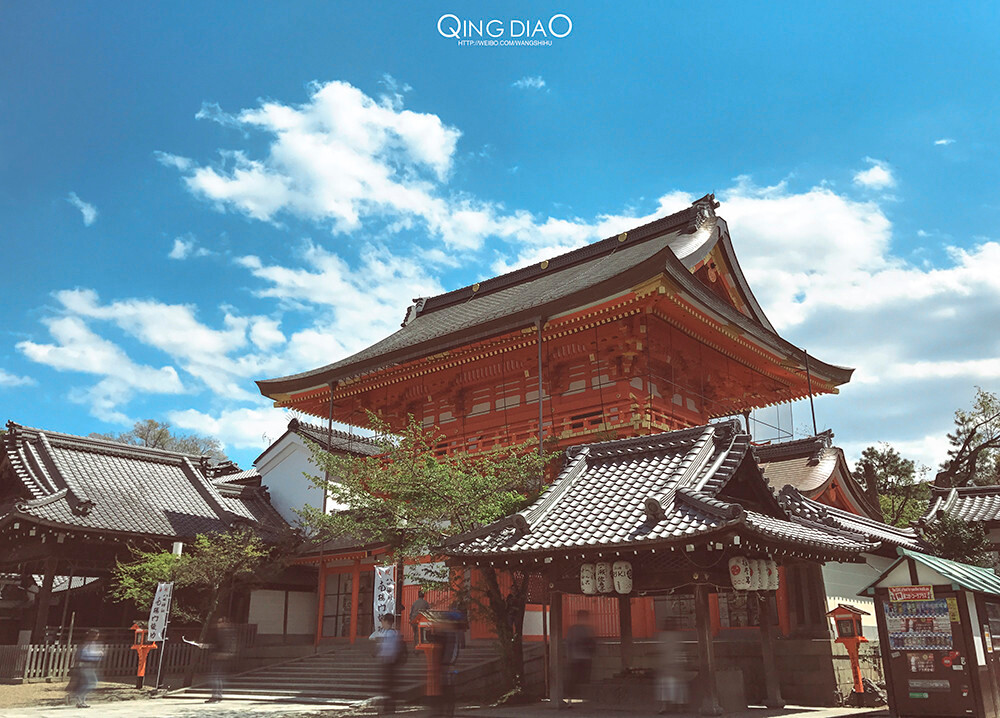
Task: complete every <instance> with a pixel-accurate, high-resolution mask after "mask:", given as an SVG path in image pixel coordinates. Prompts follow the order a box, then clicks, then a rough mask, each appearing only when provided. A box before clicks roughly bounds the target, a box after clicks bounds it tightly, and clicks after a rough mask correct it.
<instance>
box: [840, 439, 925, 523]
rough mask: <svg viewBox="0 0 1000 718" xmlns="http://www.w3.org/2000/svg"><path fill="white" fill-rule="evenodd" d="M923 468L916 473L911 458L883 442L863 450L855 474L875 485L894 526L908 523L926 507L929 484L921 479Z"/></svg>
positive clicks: (880, 503)
mask: <svg viewBox="0 0 1000 718" xmlns="http://www.w3.org/2000/svg"><path fill="white" fill-rule="evenodd" d="M926 471H927V468H926V467H920V469H919V477H918V469H917V467H916V465H915V464H914V463H913V461H912V460H910V459H906V458H903V457H902V456H901V455H900V453H899V452H898V451H896V450H895V449H894V448H892V447H891V446H890V445H889V444H887V443H885V442H881V443H879V444H878V445H877V446H869V447H868V448H867V449H865V450H864V451H862V452H861V459H860V460H859V461H858V462H857V464H855V466H854V473H855V475H857V476H858V477H859V478H861V479H862V480H863V481H864V482H865V483H866V484H867V485H868V486H874V487H875V490H876V491H877V492H878V500H879V505H880V506H881V508H882V515H883V516H884V517H885V521H886V523H889V524H892V525H894V526H908V525H909V524H910V522H911V521H915V520H916V519H918V518H920V517H921V516H922V515H923V514H924V512H925V511H926V510H927V500H928V498H929V496H930V487H929V486H928V485H927V483H926V482H924V481H922V480H920V477H922V476H923V474H924V473H926Z"/></svg>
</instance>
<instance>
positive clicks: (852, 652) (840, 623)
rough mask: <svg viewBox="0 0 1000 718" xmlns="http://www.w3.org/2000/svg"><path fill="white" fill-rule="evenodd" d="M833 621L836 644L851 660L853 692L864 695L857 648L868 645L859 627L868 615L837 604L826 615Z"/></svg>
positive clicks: (865, 612) (856, 609)
mask: <svg viewBox="0 0 1000 718" xmlns="http://www.w3.org/2000/svg"><path fill="white" fill-rule="evenodd" d="M826 615H827V616H828V617H829V618H832V619H833V623H834V626H835V627H836V629H837V639H836V642H837V643H842V644H844V648H846V649H847V655H848V656H850V658H851V673H852V675H853V676H854V692H855V693H864V692H865V687H864V685H863V684H862V682H861V662H860V661H859V659H858V647H859V646H860V645H861V644H862V643H868V639H867V638H865V636H864V632H863V630H862V627H861V617H862V616H868V615H870V614H869V613H868V612H867V611H862V610H861V609H860V608H856V607H854V606H848V605H847V604H844V603H841V604H838V605H837V607H836V608H835V609H833V610H832V611H830V612H829V613H828V614H826Z"/></svg>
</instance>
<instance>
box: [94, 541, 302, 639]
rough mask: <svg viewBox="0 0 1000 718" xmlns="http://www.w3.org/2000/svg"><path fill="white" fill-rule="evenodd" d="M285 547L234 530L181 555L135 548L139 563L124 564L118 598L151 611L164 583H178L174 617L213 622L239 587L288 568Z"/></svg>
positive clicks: (118, 572)
mask: <svg viewBox="0 0 1000 718" xmlns="http://www.w3.org/2000/svg"><path fill="white" fill-rule="evenodd" d="M286 550H287V549H286V547H285V546H283V545H268V544H265V543H264V541H263V540H262V539H261V538H260V537H259V536H258V535H257V534H255V533H254V532H253V531H251V530H249V529H246V528H234V529H231V530H229V531H227V532H225V533H210V534H199V535H198V536H196V537H195V538H194V541H193V542H192V543H191V544H190V545H188V546H185V549H184V553H183V554H182V555H181V556H174V555H173V554H172V553H170V552H169V551H163V550H156V551H144V550H141V549H133V560H132V561H130V562H129V563H119V564H118V565H117V566H116V567H115V570H114V575H113V579H112V596H113V597H114V598H115V600H117V601H132V602H134V603H135V605H136V608H137V609H139V611H141V612H142V613H147V612H148V611H149V608H150V605H151V604H152V601H153V595H154V594H155V592H156V584H157V583H159V582H160V581H173V582H174V601H173V608H172V611H171V615H172V616H174V617H176V618H179V619H181V620H183V621H190V622H195V623H203V624H205V623H209V622H211V620H212V619H213V618H214V617H215V615H216V613H217V612H218V609H219V607H220V606H221V605H224V602H225V600H226V599H227V598H228V597H229V595H230V594H231V593H232V591H233V590H234V589H237V588H240V587H247V586H250V585H253V584H255V583H259V582H261V581H262V580H266V576H267V575H269V574H270V573H274V572H277V571H279V570H280V569H281V567H282V566H283V562H282V557H283V554H284V553H285V551H286Z"/></svg>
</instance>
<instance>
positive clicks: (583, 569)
mask: <svg viewBox="0 0 1000 718" xmlns="http://www.w3.org/2000/svg"><path fill="white" fill-rule="evenodd" d="M580 591H581V592H582V593H584V594H586V595H587V596H593V595H594V594H595V593H597V584H596V583H595V582H594V564H592V563H585V564H583V565H582V566H580Z"/></svg>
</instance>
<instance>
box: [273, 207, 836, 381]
mask: <svg viewBox="0 0 1000 718" xmlns="http://www.w3.org/2000/svg"><path fill="white" fill-rule="evenodd" d="M716 206H717V204H716V202H715V199H714V197H713V196H712V195H708V196H706V197H703V198H702V199H700V200H698V201H697V202H695V203H694V204H693V205H692V206H691V207H688V208H687V209H684V210H682V211H680V212H677V213H675V214H672V215H669V216H667V217H663V218H660V219H658V220H656V221H654V222H650V223H649V224H646V225H643V226H641V227H637V228H635V229H631V230H629V231H628V232H624V233H622V234H621V235H618V236H616V237H609V238H607V239H605V240H602V241H600V242H596V243H594V244H590V245H587V246H585V247H581V248H580V249H576V250H573V251H572V252H568V253H566V254H562V255H560V256H558V257H553V258H552V259H549V260H546V261H544V262H541V263H539V264H534V265H532V266H529V267H525V268H523V269H518V270H516V271H514V272H510V273H508V274H504V275H501V276H498V277H494V278H492V279H488V280H484V281H482V282H478V283H476V284H474V285H471V286H468V287H463V288H462V289H457V290H454V291H451V292H447V293H445V294H441V295H438V296H436V297H429V298H419V299H415V300H414V304H413V305H412V306H410V307H409V309H408V310H407V312H406V318H405V319H404V321H403V325H402V328H401V329H399V330H398V331H397V332H395V333H394V334H391V335H390V336H388V337H386V338H385V339H383V340H382V341H380V342H377V343H375V344H373V345H372V346H370V347H368V348H367V349H364V350H362V351H360V352H358V353H357V354H354V355H353V356H350V357H347V358H346V359H342V360H340V361H337V362H334V363H332V364H329V365H327V366H324V367H320V368H318V369H314V370H311V371H307V372H303V373H301V374H295V375H292V376H286V377H280V378H276V379H268V380H262V381H258V382H257V385H258V386H259V387H260V390H261V393H263V394H264V395H265V396H272V397H274V396H278V395H282V394H287V393H292V392H298V391H303V390H306V389H311V388H315V387H318V386H320V385H322V384H326V383H330V382H334V381H339V380H342V379H345V378H348V377H351V376H356V375H359V374H363V373H364V372H367V371H373V370H375V369H378V368H380V367H383V366H390V365H392V364H394V363H399V362H404V361H408V360H410V359H415V358H418V357H420V356H424V355H426V354H428V353H432V352H439V351H442V350H444V349H448V348H450V347H452V346H458V345H461V344H463V343H466V342H468V341H474V340H476V339H481V338H485V337H489V336H496V335H497V334H500V333H503V332H506V331H511V330H513V329H516V328H518V327H523V326H526V325H527V324H530V323H532V322H533V321H534V320H535V318H536V317H538V316H539V315H543V316H552V315H553V314H557V313H560V312H565V311H569V310H571V309H573V308H575V307H577V306H579V305H581V304H585V303H588V302H590V301H594V299H597V298H600V297H599V296H591V295H593V294H595V293H597V294H598V295H603V296H611V295H613V294H615V293H617V292H621V291H625V290H627V289H628V288H629V287H632V286H635V284H637V283H639V282H641V281H644V280H646V279H649V278H651V277H654V276H657V275H659V274H660V273H662V272H666V273H667V274H669V275H670V276H671V278H672V279H673V280H674V281H675V282H676V283H677V284H678V286H680V287H682V288H683V289H684V290H685V292H687V293H688V294H690V295H691V296H693V297H696V298H697V299H698V300H699V301H700V302H701V303H703V304H704V305H705V306H706V307H708V308H710V309H712V310H713V311H715V312H717V313H719V314H720V315H721V316H723V317H725V319H726V320H727V321H728V322H730V323H731V324H733V325H734V326H737V327H739V328H740V329H741V330H742V331H745V332H747V333H748V334H750V335H752V336H756V337H757V338H758V339H759V340H761V341H762V342H764V343H765V344H768V345H770V346H772V347H774V348H776V349H777V350H779V351H782V352H784V353H786V354H788V355H789V356H794V357H796V360H797V361H798V360H801V361H804V360H805V355H804V353H803V352H802V351H801V350H799V349H797V348H796V347H794V346H793V345H791V344H789V343H788V342H786V341H785V340H784V339H782V338H781V337H779V336H778V335H777V334H776V333H775V332H774V330H773V329H772V328H771V325H770V323H769V322H768V321H767V318H766V317H765V316H764V315H763V312H761V311H760V309H759V306H758V305H757V303H756V301H755V300H754V299H753V297H752V295H751V294H750V293H749V287H744V286H743V285H744V284H745V283H743V282H740V284H741V290H742V291H743V292H744V293H746V294H747V299H748V302H747V304H748V306H749V307H750V310H748V311H750V314H751V316H748V315H745V314H743V313H741V312H740V311H739V310H737V309H735V308H734V307H733V306H732V305H731V304H729V303H727V302H725V301H723V300H722V299H720V298H719V297H717V296H716V295H715V294H714V293H713V292H712V291H711V290H710V289H708V288H707V287H706V286H704V285H703V284H702V283H701V281H700V280H698V279H697V278H695V277H694V276H693V275H692V274H691V272H690V266H693V264H694V263H696V262H697V261H698V260H700V259H701V258H702V257H703V256H704V253H705V252H706V251H707V250H708V248H710V246H711V244H713V243H715V242H717V241H719V238H720V231H719V226H718V224H719V221H720V220H718V218H717V217H716V216H715V207H716ZM734 271H736V272H738V271H739V270H738V267H734ZM809 361H810V364H811V366H813V371H814V372H817V373H823V374H826V375H827V376H828V377H829V378H830V379H831V380H832V381H834V383H837V384H841V383H844V382H846V381H848V380H849V379H850V375H851V372H852V371H853V370H851V369H844V368H841V367H835V366H832V365H828V364H824V363H823V362H820V361H818V360H817V359H815V358H810V360H809Z"/></svg>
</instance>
